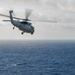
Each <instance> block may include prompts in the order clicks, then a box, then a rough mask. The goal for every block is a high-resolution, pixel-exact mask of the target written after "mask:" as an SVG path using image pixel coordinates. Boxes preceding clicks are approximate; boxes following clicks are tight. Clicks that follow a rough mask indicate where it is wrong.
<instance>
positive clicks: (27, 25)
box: [9, 11, 34, 34]
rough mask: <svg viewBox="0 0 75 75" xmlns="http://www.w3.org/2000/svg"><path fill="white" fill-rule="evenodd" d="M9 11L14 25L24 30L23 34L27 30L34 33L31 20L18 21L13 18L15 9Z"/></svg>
mask: <svg viewBox="0 0 75 75" xmlns="http://www.w3.org/2000/svg"><path fill="white" fill-rule="evenodd" d="M9 13H10V20H11V23H12V24H13V25H14V27H17V28H19V30H21V31H22V34H23V33H25V32H26V33H31V34H33V33H34V27H33V26H32V23H30V22H23V21H22V22H20V21H17V20H13V17H12V13H13V11H9ZM13 29H14V28H13Z"/></svg>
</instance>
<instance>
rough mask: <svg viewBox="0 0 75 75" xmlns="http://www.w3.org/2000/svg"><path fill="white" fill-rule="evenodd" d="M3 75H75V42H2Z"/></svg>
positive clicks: (0, 61)
mask: <svg viewBox="0 0 75 75" xmlns="http://www.w3.org/2000/svg"><path fill="white" fill-rule="evenodd" d="M0 75H75V41H41V40H40V41H0Z"/></svg>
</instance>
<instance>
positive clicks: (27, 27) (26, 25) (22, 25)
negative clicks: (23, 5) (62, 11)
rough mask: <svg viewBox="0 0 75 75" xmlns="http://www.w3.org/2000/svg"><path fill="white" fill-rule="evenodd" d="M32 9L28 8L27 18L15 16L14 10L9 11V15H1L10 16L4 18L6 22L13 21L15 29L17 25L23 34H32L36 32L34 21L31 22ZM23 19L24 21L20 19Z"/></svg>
mask: <svg viewBox="0 0 75 75" xmlns="http://www.w3.org/2000/svg"><path fill="white" fill-rule="evenodd" d="M31 12H32V11H31V10H29V9H28V10H27V12H26V18H25V19H22V18H17V17H13V16H12V15H13V10H10V11H9V14H10V15H9V16H8V15H4V14H0V16H4V17H9V18H10V20H3V21H5V22H11V23H12V25H13V26H14V27H13V29H15V27H17V28H18V29H19V30H21V31H22V33H21V34H22V35H23V34H24V33H25V32H26V33H30V34H31V35H32V34H33V33H34V30H35V29H34V27H33V26H32V23H30V21H32V20H30V19H28V18H29V16H30V14H31ZM14 19H17V20H14ZM20 20H22V21H20ZM49 22H56V21H49Z"/></svg>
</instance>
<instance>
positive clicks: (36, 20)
mask: <svg viewBox="0 0 75 75" xmlns="http://www.w3.org/2000/svg"><path fill="white" fill-rule="evenodd" d="M31 21H34V22H51V23H57V21H53V20H31Z"/></svg>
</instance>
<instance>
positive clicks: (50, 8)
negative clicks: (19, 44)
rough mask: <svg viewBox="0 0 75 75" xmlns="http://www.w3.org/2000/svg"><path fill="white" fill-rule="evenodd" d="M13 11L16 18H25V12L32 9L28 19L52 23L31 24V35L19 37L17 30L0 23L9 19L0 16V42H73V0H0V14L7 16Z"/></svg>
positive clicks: (74, 38)
mask: <svg viewBox="0 0 75 75" xmlns="http://www.w3.org/2000/svg"><path fill="white" fill-rule="evenodd" d="M11 9H12V10H13V11H14V15H15V16H16V17H20V18H25V10H26V9H32V10H33V12H32V14H31V15H30V17H29V19H34V20H48V21H49V20H52V21H57V23H52V22H33V21H32V22H31V23H32V25H33V26H34V27H35V32H34V34H33V35H31V34H28V33H25V34H24V35H21V31H19V30H18V28H15V29H14V30H13V25H12V24H11V23H6V22H2V20H3V19H9V18H5V17H2V16H0V40H31V39H32V40H38V39H43V40H45V39H57V40H59V39H67V40H68V39H69V40H75V0H1V1H0V13H1V14H6V15H9V10H11Z"/></svg>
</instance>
